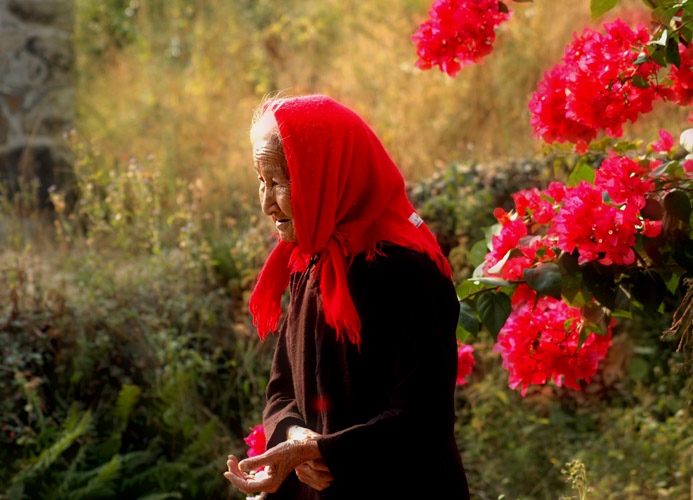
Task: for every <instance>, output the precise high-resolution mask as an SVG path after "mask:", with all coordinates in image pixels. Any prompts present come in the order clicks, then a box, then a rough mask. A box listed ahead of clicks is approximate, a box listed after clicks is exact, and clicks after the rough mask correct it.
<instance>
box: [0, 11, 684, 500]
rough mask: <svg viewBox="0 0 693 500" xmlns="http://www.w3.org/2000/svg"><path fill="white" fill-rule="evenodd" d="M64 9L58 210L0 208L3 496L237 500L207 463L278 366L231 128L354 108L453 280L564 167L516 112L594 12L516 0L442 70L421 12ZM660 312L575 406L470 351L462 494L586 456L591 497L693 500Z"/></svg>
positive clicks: (242, 162) (263, 232)
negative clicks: (419, 43) (493, 226)
mask: <svg viewBox="0 0 693 500" xmlns="http://www.w3.org/2000/svg"><path fill="white" fill-rule="evenodd" d="M622 4H623V5H622V7H621V9H620V11H618V12H617V13H616V15H619V16H620V17H622V18H624V19H626V20H628V21H629V22H631V23H635V22H637V21H643V22H646V20H647V17H646V14H645V13H644V11H643V10H640V9H639V8H638V6H639V2H638V1H636V0H631V1H624V2H622ZM76 6H77V31H76V36H75V43H76V50H77V54H78V62H77V71H76V76H77V87H78V116H77V122H76V131H75V132H73V133H71V134H70V135H69V137H68V138H67V140H69V141H70V143H71V145H72V149H73V151H74V154H75V170H76V174H77V175H76V176H75V179H76V180H75V182H76V185H75V186H74V187H73V188H72V191H71V192H69V191H67V190H66V191H56V192H54V193H53V204H54V206H55V210H54V213H53V214H51V215H47V214H45V212H40V211H37V210H36V208H35V205H36V201H35V199H33V197H32V196H31V195H30V193H31V192H32V186H31V185H30V184H31V183H29V185H27V186H25V189H24V191H23V193H24V194H22V195H17V196H14V197H12V198H11V199H10V198H9V197H4V196H3V197H0V204H1V207H0V208H1V214H2V216H1V218H0V233H1V234H0V236H1V237H2V241H3V243H4V245H3V246H2V248H1V250H0V252H1V253H2V255H1V256H0V304H2V305H1V306H0V307H1V309H0V347H1V348H2V359H3V362H2V365H1V366H0V369H1V370H2V377H0V393H1V394H2V398H0V461H1V463H2V468H0V498H1V499H3V500H4V499H21V498H30V499H37V498H42V499H43V498H45V499H64V498H70V499H80V498H84V499H101V498H103V499H111V498H133V499H135V498H139V499H147V500H155V499H156V500H163V499H169V498H182V499H198V498H199V499H202V498H205V499H206V498H212V497H215V498H242V496H241V495H238V494H237V493H236V492H234V491H233V490H232V489H231V488H230V487H228V486H227V484H226V481H225V480H224V479H223V477H222V476H221V473H222V472H223V470H224V469H225V465H224V464H225V460H226V458H225V457H226V455H227V454H228V453H234V454H239V455H243V454H244V452H245V449H246V447H245V445H244V444H243V441H242V437H243V436H245V435H247V434H248V433H249V427H250V426H252V425H256V424H257V423H259V422H260V420H261V411H262V407H263V402H264V387H265V383H266V380H267V375H268V369H269V364H270V358H271V353H272V339H269V340H267V341H266V342H265V343H260V342H259V341H258V340H257V337H256V335H255V333H254V329H253V327H252V324H251V322H250V318H249V315H248V313H247V298H248V293H249V290H250V288H251V286H252V283H253V280H254V278H255V276H256V274H257V271H258V270H259V268H260V266H261V265H262V263H263V261H264V258H265V257H266V255H267V253H268V251H269V249H270V248H271V245H272V240H271V238H270V235H271V234H272V233H273V232H274V231H273V228H272V227H271V225H270V224H269V223H268V222H267V221H265V220H264V217H262V214H261V213H260V210H259V206H258V204H257V203H256V198H255V196H256V194H255V193H256V185H255V183H256V181H255V176H254V174H253V172H252V169H251V168H250V167H251V161H250V151H249V149H250V148H249V140H248V135H247V134H248V123H249V120H250V117H251V115H252V110H253V108H254V107H255V106H256V105H257V103H258V102H259V101H260V100H261V99H262V97H263V96H265V95H266V94H268V93H273V92H280V93H283V94H287V95H295V94H303V93H310V92H321V93H326V94H329V95H331V96H333V97H335V98H337V99H338V100H341V101H343V102H344V103H346V104H347V105H349V106H350V107H352V108H354V109H355V110H357V111H358V112H359V113H360V114H362V116H364V117H365V118H366V120H367V121H368V122H369V123H370V124H371V125H372V126H373V128H374V129H375V131H376V132H377V134H378V135H379V136H380V137H381V139H382V140H383V142H384V143H385V145H386V147H387V148H388V150H389V151H390V153H391V154H392V156H393V157H394V159H395V161H396V162H397V163H398V164H399V165H400V167H401V169H402V171H403V172H404V174H405V177H406V178H407V180H408V182H409V184H410V192H411V195H412V200H413V201H414V203H415V205H417V207H418V208H419V209H420V211H421V213H422V214H423V215H424V218H425V219H426V220H427V221H428V222H429V224H430V225H431V227H432V228H433V229H434V230H435V231H436V233H437V234H438V237H439V239H440V241H441V245H442V246H443V247H444V249H445V250H446V251H449V252H450V254H449V255H450V260H451V262H452V263H453V266H454V267H455V269H456V271H457V279H458V280H461V279H464V278H465V277H466V276H468V275H469V273H470V272H471V265H470V255H469V249H470V248H471V243H473V242H474V241H476V240H478V239H480V238H481V237H482V233H481V229H480V228H481V227H483V226H484V225H488V224H490V223H491V222H492V215H491V214H492V210H493V208H494V207H496V206H505V208H506V209H507V208H509V201H510V199H509V194H510V193H512V192H514V191H516V190H518V189H522V188H527V187H529V186H535V185H542V184H543V185H545V184H546V183H547V182H548V181H549V180H550V179H552V178H556V177H561V176H565V173H566V171H567V169H568V168H569V167H570V165H566V164H563V163H557V162H554V158H553V157H552V155H551V154H550V153H547V152H545V151H542V148H541V146H540V145H539V144H538V143H537V142H536V141H534V140H533V139H532V138H531V136H530V127H529V113H528V111H527V102H528V99H529V94H530V93H531V92H532V91H533V90H534V88H535V87H536V84H537V82H538V81H539V80H540V79H541V78H542V74H543V72H544V71H545V70H547V69H549V68H550V67H551V66H552V65H553V64H555V63H556V62H557V61H558V60H559V58H560V57H561V55H562V53H563V48H564V46H565V44H566V43H567V42H568V41H569V40H570V39H571V37H572V33H573V32H574V31H576V30H577V31H581V30H582V28H583V27H584V26H587V25H588V23H589V8H588V2H587V1H586V0H585V1H580V2H550V1H542V0H537V1H536V3H535V4H512V5H511V7H513V8H514V10H515V14H514V17H515V19H514V20H513V21H511V22H509V23H506V24H504V25H503V26H502V28H501V32H500V33H499V38H498V41H497V44H496V49H495V51H494V53H493V54H492V55H491V56H490V57H488V58H487V59H486V61H485V62H484V64H483V65H480V66H475V67H469V68H465V69H464V70H463V71H462V72H461V74H460V75H459V76H458V78H457V79H456V80H451V79H449V78H448V77H447V76H445V75H443V74H442V73H439V72H436V71H429V72H426V73H423V72H420V71H418V70H416V69H414V66H413V63H414V61H415V53H414V49H413V47H412V45H411V42H410V40H409V35H410V34H411V33H413V32H414V31H415V29H416V27H417V26H418V24H419V23H420V22H421V21H423V19H424V18H425V16H426V11H427V9H428V8H429V2H428V0H426V1H424V0H379V1H377V2H357V1H355V0H284V1H281V2H279V1H276V0H233V1H228V0H204V1H203V0H198V1H189V0H187V1H183V0H147V1H145V0H139V1H138V0H104V1H100V2H95V1H92V0H76ZM685 114H686V110H680V109H673V107H666V106H660V107H659V108H658V109H657V110H656V111H655V112H654V113H652V114H651V115H649V116H648V117H647V119H646V120H642V121H641V122H639V123H638V124H637V126H633V127H630V128H629V129H628V130H627V134H630V135H631V136H632V137H641V138H642V139H643V140H644V141H645V142H649V141H651V140H653V139H655V138H656V130H657V129H658V128H661V127H667V128H668V129H669V130H671V131H672V132H674V133H676V132H677V131H678V130H680V129H681V128H685ZM668 319H670V318H667V317H663V318H660V319H659V320H657V321H655V320H652V319H644V318H635V319H633V320H632V321H630V322H624V323H623V324H622V326H621V327H620V330H619V334H618V335H617V337H616V339H615V342H614V348H613V349H612V352H611V354H610V356H609V358H608V359H607V361H606V362H605V363H604V366H603V367H602V369H601V371H600V373H599V375H598V376H597V377H596V378H595V381H594V383H593V384H591V385H590V386H588V387H587V388H586V389H585V390H584V391H581V392H576V391H571V390H564V389H559V388H557V387H545V388H541V389H537V390H534V391H531V392H530V394H529V395H528V397H527V398H524V399H523V398H521V397H520V396H519V394H518V393H517V392H514V391H510V390H509V389H508V388H507V373H506V372H505V371H504V370H502V368H501V367H500V359H499V358H498V357H497V356H496V355H494V354H492V353H491V347H492V343H491V341H490V340H488V339H486V338H483V337H482V338H480V339H479V340H478V341H477V343H476V344H475V346H476V353H475V354H476V359H477V368H476V371H475V373H474V375H473V380H472V381H471V382H470V383H469V384H467V385H465V386H463V387H461V388H459V389H458V395H459V396H458V412H459V413H458V428H457V436H458V444H459V446H460V449H461V451H462V455H463V460H464V462H465V465H466V467H467V472H468V476H469V482H470V485H471V488H472V493H473V497H474V498H480V499H493V500H496V499H499V498H505V499H517V500H520V499H523V500H524V499H558V498H560V497H562V496H563V497H567V498H570V497H571V495H577V493H576V491H575V490H574V489H573V488H572V487H571V483H570V481H569V479H570V477H571V470H567V469H565V464H566V463H567V462H569V461H572V460H580V461H581V463H584V465H585V468H586V471H587V481H588V484H589V486H590V487H592V488H593V492H592V493H590V494H589V495H588V498H598V499H601V498H604V499H606V498H608V499H660V498H661V499H682V498H688V497H689V496H690V495H691V492H690V489H691V474H692V473H693V470H692V466H691V460H692V459H693V455H692V453H691V448H692V446H693V430H692V427H691V418H690V411H689V403H690V394H691V393H690V387H689V381H690V373H689V372H688V371H687V370H686V366H685V360H684V359H683V358H682V357H681V355H679V354H676V353H675V352H674V351H675V349H676V343H675V342H673V339H670V338H666V337H665V338H664V339H663V340H660V335H661V331H662V330H663V329H664V328H665V327H666V326H667V321H668ZM422 432H425V430H422ZM414 453H415V454H417V455H420V456H424V455H425V450H414ZM562 470H565V472H563V473H562ZM573 472H574V471H573ZM573 475H574V474H573Z"/></svg>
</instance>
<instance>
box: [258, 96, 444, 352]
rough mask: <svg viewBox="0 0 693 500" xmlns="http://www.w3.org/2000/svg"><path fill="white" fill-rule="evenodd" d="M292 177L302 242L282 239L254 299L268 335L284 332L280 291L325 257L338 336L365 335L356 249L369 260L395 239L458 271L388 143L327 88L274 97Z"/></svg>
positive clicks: (356, 338) (323, 272) (323, 288)
mask: <svg viewBox="0 0 693 500" xmlns="http://www.w3.org/2000/svg"><path fill="white" fill-rule="evenodd" d="M266 109H267V110H268V111H267V112H272V110H273V112H274V117H275V119H276V121H277V124H278V125H279V133H280V135H281V137H282V143H283V146H284V152H285V154H286V159H287V163H288V166H289V178H290V180H291V205H292V209H293V217H294V219H293V223H294V229H295V231H296V239H297V242H296V243H290V242H286V241H279V244H278V245H277V246H276V248H275V249H274V250H273V251H272V253H271V254H270V256H269V257H268V259H267V262H265V265H264V267H263V268H262V271H261V272H260V276H259V277H258V282H257V285H256V286H255V290H254V291H253V294H252V295H251V297H250V312H251V313H252V315H253V319H254V323H255V324H256V325H257V327H258V334H259V335H260V338H261V339H264V338H265V336H266V335H267V334H268V333H269V332H272V331H275V330H276V329H277V326H278V324H279V318H280V316H281V296H282V293H283V292H284V290H285V289H286V287H287V286H288V284H289V277H290V275H291V274H292V273H293V272H296V271H302V270H305V269H306V262H307V259H308V258H310V256H313V255H319V259H318V262H317V266H316V269H317V270H319V272H320V293H321V295H322V302H323V309H324V311H325V320H326V321H327V324H329V325H330V326H332V327H333V328H334V329H335V330H336V332H337V337H338V338H343V335H344V334H345V333H346V335H347V337H348V338H349V340H350V341H351V342H353V343H355V344H357V345H359V344H360V342H361V337H360V331H361V321H360V319H359V315H358V312H357V311H356V308H355V307H354V303H353V301H352V299H351V295H350V293H349V287H348V284H347V270H348V267H349V265H350V263H351V260H352V259H353V257H354V256H356V255H358V254H360V253H362V252H367V254H366V256H367V258H368V259H374V258H375V256H376V254H378V253H382V252H381V251H380V247H381V245H382V244H383V243H391V244H395V245H399V246H403V247H406V248H410V249H412V250H415V251H417V252H421V253H424V254H426V255H427V256H428V257H429V258H430V259H431V260H432V261H433V262H434V263H435V264H436V265H437V266H438V268H439V269H440V271H441V272H442V273H443V274H444V275H446V276H448V277H449V278H452V270H451V269H450V265H449V264H448V262H447V260H445V258H444V257H443V255H442V253H441V252H440V248H439V246H438V243H437V242H436V239H435V237H434V236H433V234H432V233H431V232H430V231H429V229H428V228H427V227H426V225H425V224H424V223H423V221H422V220H421V218H420V217H419V216H418V215H417V214H416V212H415V211H414V208H413V207H412V205H411V203H410V202H409V200H408V199H407V195H406V192H405V189H404V179H403V178H402V174H401V173H400V172H399V169H398V168H397V166H396V165H395V163H394V162H393V161H392V159H391V158H390V156H389V155H388V154H387V152H386V151H385V148H384V147H383V145H382V144H381V142H380V140H379V139H378V138H377V137H376V136H375V134H374V133H373V131H372V130H371V129H370V127H368V125H366V123H365V122H364V121H363V120H362V119H361V118H360V117H359V116H358V115H357V114H356V113H354V112H353V111H351V110H350V109H349V108H347V107H346V106H343V105H342V104H340V103H338V102H337V101H335V100H333V99H331V98H329V97H326V96H321V95H312V96H305V97H295V98H290V99H279V100H276V101H270V102H269V103H268V104H267V105H266Z"/></svg>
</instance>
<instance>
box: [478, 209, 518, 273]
mask: <svg viewBox="0 0 693 500" xmlns="http://www.w3.org/2000/svg"><path fill="white" fill-rule="evenodd" d="M499 222H501V224H502V226H503V227H502V228H501V232H500V235H497V236H494V237H493V238H492V239H491V244H492V246H493V250H491V251H490V252H489V253H488V254H486V263H485V264H484V267H483V269H484V272H485V273H487V274H488V273H490V272H491V269H492V268H493V266H495V265H496V264H498V263H499V262H501V261H502V260H503V259H504V258H505V256H506V254H507V253H508V252H510V251H511V250H513V249H515V248H518V245H519V244H520V239H521V238H523V237H524V236H527V226H526V225H525V223H524V222H522V219H520V218H519V217H517V218H515V219H514V220H511V219H510V218H509V217H503V218H502V220H499Z"/></svg>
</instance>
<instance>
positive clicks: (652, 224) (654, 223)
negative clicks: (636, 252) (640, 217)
mask: <svg viewBox="0 0 693 500" xmlns="http://www.w3.org/2000/svg"><path fill="white" fill-rule="evenodd" d="M661 232H662V221H661V220H649V219H645V220H644V221H643V228H642V234H643V236H647V237H648V238H655V237H657V236H659V234H660V233H661Z"/></svg>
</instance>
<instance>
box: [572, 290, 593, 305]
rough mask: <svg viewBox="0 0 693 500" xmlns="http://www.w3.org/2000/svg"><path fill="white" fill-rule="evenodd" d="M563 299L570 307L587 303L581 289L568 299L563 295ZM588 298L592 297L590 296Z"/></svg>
mask: <svg viewBox="0 0 693 500" xmlns="http://www.w3.org/2000/svg"><path fill="white" fill-rule="evenodd" d="M565 300H566V303H567V304H568V305H569V306H570V307H582V306H584V305H585V304H586V303H587V300H586V299H585V295H583V292H582V291H580V292H578V293H577V294H575V296H574V297H573V298H572V299H568V298H567V297H565ZM590 300H592V299H591V298H590Z"/></svg>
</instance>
